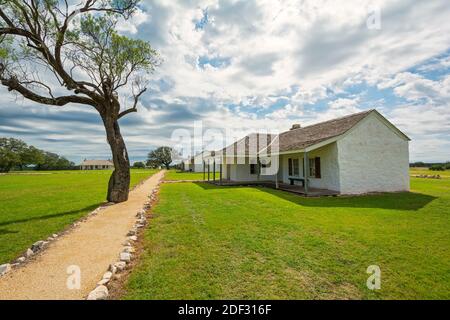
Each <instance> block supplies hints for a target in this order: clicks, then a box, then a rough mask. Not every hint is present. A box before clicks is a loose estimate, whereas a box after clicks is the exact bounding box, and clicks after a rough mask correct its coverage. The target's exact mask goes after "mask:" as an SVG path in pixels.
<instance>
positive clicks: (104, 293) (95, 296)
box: [87, 285, 109, 300]
mask: <svg viewBox="0 0 450 320" xmlns="http://www.w3.org/2000/svg"><path fill="white" fill-rule="evenodd" d="M108 294H109V292H108V288H107V287H105V286H103V285H101V286H98V287H97V288H95V289H94V290H92V291H91V292H90V293H89V295H88V297H87V300H106V298H108Z"/></svg>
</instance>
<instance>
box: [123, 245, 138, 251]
mask: <svg viewBox="0 0 450 320" xmlns="http://www.w3.org/2000/svg"><path fill="white" fill-rule="evenodd" d="M123 252H128V253H134V252H136V250H134V248H133V247H131V246H129V247H125V248H123Z"/></svg>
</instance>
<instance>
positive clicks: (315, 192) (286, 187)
mask: <svg viewBox="0 0 450 320" xmlns="http://www.w3.org/2000/svg"><path fill="white" fill-rule="evenodd" d="M205 182H209V183H211V184H214V185H221V186H263V187H268V188H273V189H275V188H276V187H275V182H274V181H232V180H222V183H220V181H219V180H218V179H216V180H215V181H214V180H210V181H205ZM278 190H283V191H287V192H291V193H295V194H298V195H303V196H308V197H322V196H337V195H339V192H337V191H333V190H327V189H317V188H311V187H310V188H308V194H306V193H305V188H304V187H302V186H300V185H290V184H288V183H281V182H280V183H278Z"/></svg>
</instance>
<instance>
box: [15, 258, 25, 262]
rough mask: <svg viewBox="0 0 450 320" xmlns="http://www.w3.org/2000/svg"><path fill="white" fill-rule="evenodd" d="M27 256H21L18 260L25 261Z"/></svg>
mask: <svg viewBox="0 0 450 320" xmlns="http://www.w3.org/2000/svg"><path fill="white" fill-rule="evenodd" d="M25 260H26V258H25V257H20V258H18V259H17V262H25Z"/></svg>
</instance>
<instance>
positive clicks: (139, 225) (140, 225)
mask: <svg viewBox="0 0 450 320" xmlns="http://www.w3.org/2000/svg"><path fill="white" fill-rule="evenodd" d="M143 227H145V225H144V224H141V223H138V224H136V228H138V229H139V228H143Z"/></svg>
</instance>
